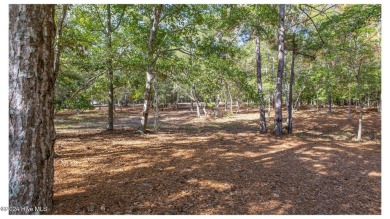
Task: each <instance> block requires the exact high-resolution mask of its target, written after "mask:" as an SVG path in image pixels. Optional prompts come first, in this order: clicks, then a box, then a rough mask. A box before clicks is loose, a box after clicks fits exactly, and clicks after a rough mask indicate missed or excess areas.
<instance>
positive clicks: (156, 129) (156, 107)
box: [153, 78, 160, 132]
mask: <svg viewBox="0 0 390 219" xmlns="http://www.w3.org/2000/svg"><path fill="white" fill-rule="evenodd" d="M157 86H158V84H157V78H156V79H155V83H154V101H155V103H154V127H153V130H154V131H155V132H157V131H158V122H159V119H160V111H159V109H158V104H159V101H158V90H157Z"/></svg>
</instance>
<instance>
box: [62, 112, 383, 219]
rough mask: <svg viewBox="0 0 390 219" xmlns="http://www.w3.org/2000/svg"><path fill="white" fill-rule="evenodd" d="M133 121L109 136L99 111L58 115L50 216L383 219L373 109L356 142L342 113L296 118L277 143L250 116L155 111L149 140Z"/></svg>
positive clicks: (121, 115) (124, 115)
mask: <svg viewBox="0 0 390 219" xmlns="http://www.w3.org/2000/svg"><path fill="white" fill-rule="evenodd" d="M140 112H141V110H140V108H132V107H130V108H126V109H118V111H117V113H116V114H115V116H116V118H115V130H114V131H111V132H110V131H106V130H105V129H104V128H105V126H106V121H107V118H106V111H104V110H100V111H99V110H94V111H88V112H84V113H82V114H74V113H66V112H62V113H58V114H57V115H56V121H55V123H56V130H57V141H56V144H55V151H56V153H57V154H58V158H56V159H55V184H54V213H55V214H267V215H269V214H271V215H273V214H321V215H322V214H381V120H380V117H379V114H378V113H377V112H376V111H375V109H370V110H366V111H365V113H364V121H363V141H361V142H356V141H355V139H354V138H355V136H356V133H357V117H358V114H357V112H355V111H353V121H352V122H349V121H348V120H347V111H346V109H342V108H335V109H334V112H333V114H331V115H328V114H326V112H325V111H319V112H317V111H316V110H314V109H309V108H308V109H306V110H300V111H297V112H295V114H294V120H293V121H294V130H293V131H294V133H293V134H292V135H287V134H285V135H283V136H282V137H275V136H274V135H273V134H272V133H271V131H270V133H268V134H265V135H262V134H259V132H258V126H257V124H258V117H259V115H258V110H256V109H250V110H245V109H241V110H240V112H239V113H238V114H234V116H232V117H224V118H218V119H213V118H210V117H208V118H205V117H201V118H196V112H190V111H188V110H185V109H182V110H179V111H162V112H161V114H162V116H161V120H160V131H159V132H158V133H151V134H147V135H140V134H136V133H135V132H134V131H135V130H136V128H137V126H138V124H139V116H140ZM283 113H284V114H283V116H284V117H285V116H286V112H285V111H284V112H283ZM272 119H273V118H272V115H271V118H269V120H268V124H267V125H268V126H272V124H273V122H272ZM149 122H150V127H152V123H153V113H152V114H151V119H150V121H149Z"/></svg>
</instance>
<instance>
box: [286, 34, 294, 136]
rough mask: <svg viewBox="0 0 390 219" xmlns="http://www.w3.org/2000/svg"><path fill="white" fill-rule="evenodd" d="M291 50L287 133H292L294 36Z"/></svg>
mask: <svg viewBox="0 0 390 219" xmlns="http://www.w3.org/2000/svg"><path fill="white" fill-rule="evenodd" d="M292 44H293V49H292V56H291V75H290V86H289V91H288V120H287V121H288V122H287V124H288V125H287V133H289V134H291V133H292V128H293V126H292V114H293V108H292V106H293V95H292V88H293V84H294V64H295V63H294V61H295V35H294V36H293V42H292Z"/></svg>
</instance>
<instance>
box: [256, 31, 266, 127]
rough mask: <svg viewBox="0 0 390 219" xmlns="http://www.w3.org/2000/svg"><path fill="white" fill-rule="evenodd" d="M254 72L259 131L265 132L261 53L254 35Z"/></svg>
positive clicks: (258, 38) (258, 40)
mask: <svg viewBox="0 0 390 219" xmlns="http://www.w3.org/2000/svg"><path fill="white" fill-rule="evenodd" d="M256 73H257V92H258V95H259V108H260V133H267V123H266V120H265V110H264V105H265V104H264V92H263V83H262V81H261V53H260V37H259V36H256Z"/></svg>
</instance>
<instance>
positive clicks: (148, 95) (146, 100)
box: [141, 5, 163, 133]
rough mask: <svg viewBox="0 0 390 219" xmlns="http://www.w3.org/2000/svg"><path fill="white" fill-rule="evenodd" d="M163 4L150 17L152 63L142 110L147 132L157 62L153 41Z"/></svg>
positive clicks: (142, 120) (149, 43)
mask: <svg viewBox="0 0 390 219" xmlns="http://www.w3.org/2000/svg"><path fill="white" fill-rule="evenodd" d="M162 8H163V5H157V6H156V7H155V8H154V14H153V16H152V17H151V19H150V23H151V25H150V33H149V39H148V60H149V61H150V64H149V66H148V68H147V70H146V85H145V93H144V107H143V110H142V117H141V131H142V132H143V133H146V126H147V124H148V116H149V108H150V106H149V102H150V99H151V94H152V91H151V88H152V87H151V85H152V80H153V77H154V75H153V68H154V66H155V64H156V62H157V59H156V58H155V59H153V58H154V48H153V47H154V45H153V42H154V40H155V38H156V34H157V28H158V24H159V22H160V16H161V11H162Z"/></svg>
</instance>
